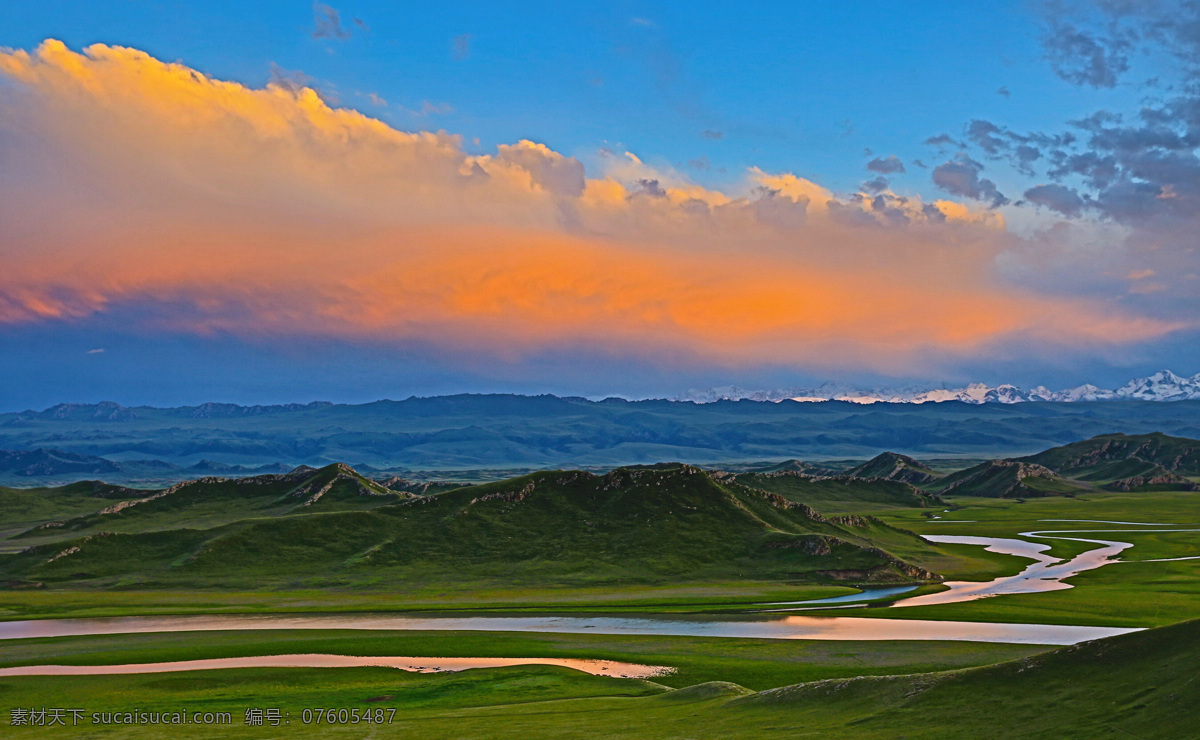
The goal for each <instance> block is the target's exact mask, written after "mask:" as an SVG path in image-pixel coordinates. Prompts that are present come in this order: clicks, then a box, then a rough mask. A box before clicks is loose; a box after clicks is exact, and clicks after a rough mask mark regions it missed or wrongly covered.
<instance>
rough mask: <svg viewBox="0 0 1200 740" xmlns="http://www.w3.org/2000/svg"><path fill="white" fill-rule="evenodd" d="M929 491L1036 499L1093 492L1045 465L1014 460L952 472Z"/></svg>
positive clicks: (943, 493) (932, 485) (935, 483)
mask: <svg viewBox="0 0 1200 740" xmlns="http://www.w3.org/2000/svg"><path fill="white" fill-rule="evenodd" d="M927 488H928V489H929V490H932V491H936V492H938V493H939V494H941V495H943V496H981V497H987V498H1036V497H1039V496H1064V495H1070V494H1075V493H1081V492H1083V491H1086V490H1089V487H1088V485H1087V484H1085V483H1078V482H1076V481H1070V480H1067V479H1066V478H1063V477H1062V476H1060V475H1057V474H1056V473H1055V472H1054V471H1052V470H1050V469H1048V468H1045V467H1043V466H1041V465H1037V464H1034V463H1028V462H1015V461H1012V460H989V461H987V462H985V463H980V464H979V465H976V466H974V467H970V468H967V469H965V470H960V471H958V472H956V473H951V474H950V475H947V476H946V477H945V478H942V479H940V480H938V481H936V482H934V483H932V484H929V485H927Z"/></svg>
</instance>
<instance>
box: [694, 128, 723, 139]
mask: <svg viewBox="0 0 1200 740" xmlns="http://www.w3.org/2000/svg"><path fill="white" fill-rule="evenodd" d="M700 135H701V136H703V137H704V138H706V139H712V140H713V141H719V140H720V139H722V138H724V136H725V134H724V133H723V132H721V131H713V130H712V129H707V128H706V129H704V130H703V131H701V132H700Z"/></svg>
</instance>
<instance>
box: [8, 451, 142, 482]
mask: <svg viewBox="0 0 1200 740" xmlns="http://www.w3.org/2000/svg"><path fill="white" fill-rule="evenodd" d="M120 470H121V466H120V465H118V464H117V463H114V462H113V461H111V460H106V459H104V458H103V457H96V456H95V455H79V454H76V453H74V452H63V451H62V450H47V449H42V448H38V449H36V450H0V473H8V474H11V475H18V476H30V477H39V478H41V477H52V476H56V475H84V476H86V475H103V474H109V473H116V472H119V471H120Z"/></svg>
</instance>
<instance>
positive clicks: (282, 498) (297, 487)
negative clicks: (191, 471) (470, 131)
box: [0, 463, 414, 545]
mask: <svg viewBox="0 0 1200 740" xmlns="http://www.w3.org/2000/svg"><path fill="white" fill-rule="evenodd" d="M81 486H83V484H72V485H70V486H63V487H62V488H56V489H41V490H33V491H28V492H22V494H11V495H9V494H3V493H0V510H2V507H4V505H5V502H6V501H10V500H20V499H21V498H25V499H32V500H34V501H39V502H40V503H39V504H38V505H36V506H35V505H32V504H30V505H27V506H26V507H25V509H26V514H25V517H24V519H21V518H18V517H14V518H13V519H12V521H24V522H26V526H25V530H24V531H23V532H22V533H21V534H20V535H18V536H19V537H20V539H23V540H29V541H36V540H38V539H45V538H47V537H49V538H53V539H58V538H60V537H61V536H62V535H63V534H64V533H75V534H82V533H97V532H101V531H107V532H114V533H132V532H144V531H150V530H160V529H172V528H179V527H184V526H186V527H188V528H206V527H214V526H218V525H222V524H230V523H233V522H237V521H241V520H243V519H247V518H254V517H276V516H283V515H286V514H291V513H297V512H304V513H309V512H318V511H345V510H358V509H369V508H374V507H376V506H384V505H387V504H394V503H397V502H400V501H404V500H406V499H410V498H413V497H414V494H411V493H407V492H397V491H391V490H389V489H387V488H384V487H383V486H382V485H380V484H378V483H376V482H374V481H371V480H368V479H367V478H364V477H363V476H361V475H359V474H358V473H357V472H355V471H354V469H353V468H351V467H349V466H348V465H343V464H341V463H337V464H334V465H327V466H325V467H324V468H320V469H314V468H309V467H305V466H301V467H299V468H296V469H295V470H293V471H291V472H290V473H284V474H280V475H257V476H252V477H247V478H215V477H208V478H198V479H196V480H191V481H184V482H183V483H177V484H175V485H173V486H171V487H170V488H166V489H163V490H152V491H138V490H134V489H123V488H119V487H116V486H106V485H105V484H99V483H93V484H91V487H90V489H88V490H90V491H92V493H90V494H89V495H90V496H93V497H95V496H100V495H102V494H103V496H104V498H103V499H100V500H99V503H98V505H95V506H90V507H88V510H87V511H86V513H82V514H79V513H78V509H75V510H72V509H71V508H69V507H60V506H58V505H57V503H55V502H58V501H61V500H62V499H63V498H64V497H66V496H69V495H70V493H71V492H72V491H76V490H78V489H79V488H80V487H81ZM112 498H116V499H118V500H108V499H112ZM80 508H82V507H80ZM35 512H36V513H38V514H39V516H38V517H37V520H38V521H36V523H34V522H31V521H30V519H31V515H32V514H34V513H35ZM72 514H76V515H75V516H72ZM47 520H49V521H47ZM31 525H32V526H31ZM25 544H26V545H28V544H29V542H26V543H25Z"/></svg>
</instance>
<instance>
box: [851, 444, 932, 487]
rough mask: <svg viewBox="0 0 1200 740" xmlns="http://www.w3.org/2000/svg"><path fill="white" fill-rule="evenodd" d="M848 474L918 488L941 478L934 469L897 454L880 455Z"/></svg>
mask: <svg viewBox="0 0 1200 740" xmlns="http://www.w3.org/2000/svg"><path fill="white" fill-rule="evenodd" d="M846 473H847V474H848V475H853V476H855V477H857V478H886V479H887V480H895V481H900V482H902V483H912V484H914V485H918V486H919V485H921V484H923V483H931V482H933V481H935V480H937V479H938V478H940V477H941V473H938V472H937V471H936V470H934V469H933V468H930V467H929V466H927V465H924V464H922V463H919V462H917V461H916V460H914V459H912V458H911V457H909V456H908V455H901V454H899V453H897V452H883V453H880V454H879V455H877V456H875V457H873V458H871V459H870V460H868V461H866V462H865V463H863V464H862V465H858V466H856V467H853V468H851V469H850V470H847V471H846Z"/></svg>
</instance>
